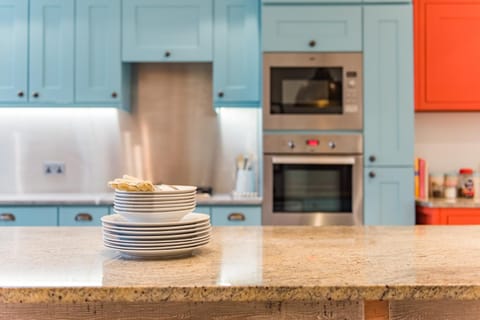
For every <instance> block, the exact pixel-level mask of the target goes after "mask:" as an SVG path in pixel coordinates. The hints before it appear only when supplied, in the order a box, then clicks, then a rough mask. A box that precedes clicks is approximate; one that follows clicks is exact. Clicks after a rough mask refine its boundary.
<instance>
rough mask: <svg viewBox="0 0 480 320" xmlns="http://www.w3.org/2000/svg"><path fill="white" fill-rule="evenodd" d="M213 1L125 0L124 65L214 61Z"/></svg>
mask: <svg viewBox="0 0 480 320" xmlns="http://www.w3.org/2000/svg"><path fill="white" fill-rule="evenodd" d="M212 14H213V6H212V0H124V1H123V13H122V33H123V46H122V47H123V49H122V55H123V60H124V61H137V62H141V61H157V62H160V61H163V62H168V61H172V62H178V61H212V37H213V35H212V33H213V28H212Z"/></svg>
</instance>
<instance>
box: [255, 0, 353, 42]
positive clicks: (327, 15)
mask: <svg viewBox="0 0 480 320" xmlns="http://www.w3.org/2000/svg"><path fill="white" fill-rule="evenodd" d="M262 23H263V27H262V30H263V35H262V39H263V51H267V52H268V51H290V52H292V51H301V52H321V51H324V52H325V51H329V52H335V51H362V8H361V7H360V6H321V5H302V6H288V5H278V6H264V7H263V21H262Z"/></svg>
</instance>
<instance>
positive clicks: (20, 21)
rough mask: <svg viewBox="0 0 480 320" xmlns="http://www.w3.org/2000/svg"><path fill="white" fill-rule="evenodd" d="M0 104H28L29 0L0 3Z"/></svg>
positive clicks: (2, 1)
mask: <svg viewBox="0 0 480 320" xmlns="http://www.w3.org/2000/svg"><path fill="white" fill-rule="evenodd" d="M0 23H1V27H0V103H3V102H10V103H16V102H25V101H27V90H28V87H27V65H28V63H27V62H28V61H27V59H28V0H0Z"/></svg>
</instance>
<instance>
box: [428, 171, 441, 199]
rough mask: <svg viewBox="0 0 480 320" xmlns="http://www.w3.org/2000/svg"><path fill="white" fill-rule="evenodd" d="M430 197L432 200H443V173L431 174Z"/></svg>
mask: <svg viewBox="0 0 480 320" xmlns="http://www.w3.org/2000/svg"><path fill="white" fill-rule="evenodd" d="M429 178H430V192H429V193H430V196H431V197H432V198H443V186H444V175H443V173H438V172H432V173H430V176H429Z"/></svg>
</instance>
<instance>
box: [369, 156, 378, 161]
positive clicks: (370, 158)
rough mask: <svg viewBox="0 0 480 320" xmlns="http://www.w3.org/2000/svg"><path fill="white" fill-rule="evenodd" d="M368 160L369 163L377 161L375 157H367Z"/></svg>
mask: <svg viewBox="0 0 480 320" xmlns="http://www.w3.org/2000/svg"><path fill="white" fill-rule="evenodd" d="M368 160H370V162H375V161H376V160H377V157H375V156H370V157H368Z"/></svg>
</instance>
